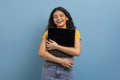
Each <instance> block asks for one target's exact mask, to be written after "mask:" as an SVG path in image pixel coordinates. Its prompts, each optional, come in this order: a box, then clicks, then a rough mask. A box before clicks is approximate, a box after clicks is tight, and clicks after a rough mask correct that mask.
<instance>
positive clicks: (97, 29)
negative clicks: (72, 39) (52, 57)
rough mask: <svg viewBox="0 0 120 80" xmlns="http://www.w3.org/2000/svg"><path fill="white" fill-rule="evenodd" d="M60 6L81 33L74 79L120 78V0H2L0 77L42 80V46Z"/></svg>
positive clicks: (100, 79)
mask: <svg viewBox="0 0 120 80" xmlns="http://www.w3.org/2000/svg"><path fill="white" fill-rule="evenodd" d="M58 6H62V7H64V8H66V9H67V10H68V11H69V12H70V14H71V16H72V18H73V20H74V24H75V26H76V27H77V29H78V30H79V31H80V33H81V38H82V40H81V43H82V52H81V55H80V57H75V63H74V64H75V65H74V80H120V0H0V80H40V78H41V71H42V65H43V64H44V60H42V59H41V58H40V57H39V56H38V48H39V44H40V42H41V37H42V34H43V32H44V30H45V29H46V25H47V23H48V18H49V15H50V12H51V11H52V10H53V9H54V8H55V7H58Z"/></svg>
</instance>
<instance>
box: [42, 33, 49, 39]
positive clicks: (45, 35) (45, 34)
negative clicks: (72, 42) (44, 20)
mask: <svg viewBox="0 0 120 80" xmlns="http://www.w3.org/2000/svg"><path fill="white" fill-rule="evenodd" d="M42 38H43V39H47V38H48V31H46V32H45V33H44V34H43V36H42Z"/></svg>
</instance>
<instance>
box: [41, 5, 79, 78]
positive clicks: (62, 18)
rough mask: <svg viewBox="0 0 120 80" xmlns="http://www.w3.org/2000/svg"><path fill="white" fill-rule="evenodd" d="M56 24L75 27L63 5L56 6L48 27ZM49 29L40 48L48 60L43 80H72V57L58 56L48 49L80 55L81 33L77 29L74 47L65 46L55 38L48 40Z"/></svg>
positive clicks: (57, 26) (42, 55) (58, 26)
mask: <svg viewBox="0 0 120 80" xmlns="http://www.w3.org/2000/svg"><path fill="white" fill-rule="evenodd" d="M51 26H54V27H56V28H64V29H67V28H71V29H75V26H74V23H73V21H72V18H71V15H70V14H69V12H68V11H67V10H66V9H64V8H63V7H57V8H55V9H54V10H53V11H52V12H51V14H50V17H49V23H48V28H49V27H51ZM47 38H48V31H46V32H45V33H44V35H43V38H42V42H41V44H40V48H39V56H40V57H42V58H43V59H45V60H46V63H45V65H44V69H43V73H42V80H56V79H57V80H72V79H73V74H72V66H73V62H74V61H73V59H72V58H66V57H64V58H61V57H56V56H54V55H52V54H50V53H49V52H48V50H53V49H57V50H59V51H62V52H64V53H65V54H68V55H71V56H73V57H74V56H79V55H80V51H81V44H80V33H79V31H78V30H77V29H75V42H74V47H65V46H62V45H59V44H58V43H56V42H55V41H53V40H47Z"/></svg>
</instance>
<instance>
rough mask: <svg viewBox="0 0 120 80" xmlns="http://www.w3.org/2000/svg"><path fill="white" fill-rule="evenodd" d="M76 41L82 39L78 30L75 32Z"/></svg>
mask: <svg viewBox="0 0 120 80" xmlns="http://www.w3.org/2000/svg"><path fill="white" fill-rule="evenodd" d="M75 39H81V36H80V32H79V31H78V30H77V29H76V30H75Z"/></svg>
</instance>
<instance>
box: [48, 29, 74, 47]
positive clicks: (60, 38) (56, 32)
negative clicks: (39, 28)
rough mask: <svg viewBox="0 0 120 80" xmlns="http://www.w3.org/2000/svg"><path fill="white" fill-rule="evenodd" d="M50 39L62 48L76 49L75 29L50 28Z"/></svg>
mask: <svg viewBox="0 0 120 80" xmlns="http://www.w3.org/2000/svg"><path fill="white" fill-rule="evenodd" d="M48 39H51V40H54V41H55V42H57V43H58V44H59V45H62V46H66V47H74V40H75V29H63V28H48Z"/></svg>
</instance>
